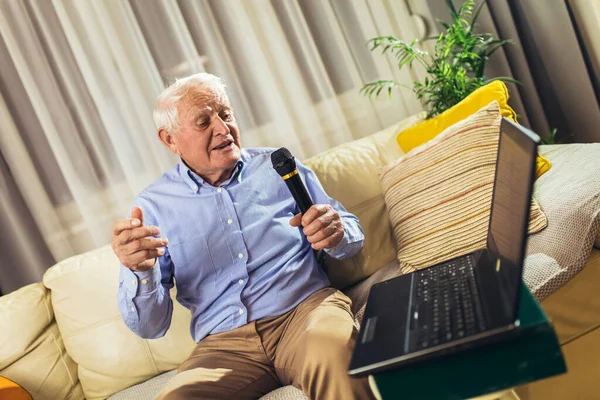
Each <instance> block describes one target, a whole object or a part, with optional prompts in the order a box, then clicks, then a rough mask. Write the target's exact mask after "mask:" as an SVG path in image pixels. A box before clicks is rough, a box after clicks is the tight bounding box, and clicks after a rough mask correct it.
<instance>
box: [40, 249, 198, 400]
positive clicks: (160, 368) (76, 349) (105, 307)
mask: <svg viewBox="0 0 600 400" xmlns="http://www.w3.org/2000/svg"><path fill="white" fill-rule="evenodd" d="M118 282H119V262H118V260H117V258H116V256H115V255H114V253H113V251H112V249H111V248H110V246H104V247H101V248H99V249H96V250H93V251H91V252H88V253H85V254H81V255H78V256H75V257H72V258H69V259H67V260H65V261H62V262H60V263H58V264H56V265H55V266H53V267H52V268H50V269H49V270H48V271H47V272H46V274H45V275H44V285H46V287H47V288H49V289H50V290H51V297H52V305H53V307H54V312H55V316H56V321H57V323H58V327H59V329H60V332H61V334H62V337H63V340H64V343H65V347H66V349H67V351H68V353H69V355H71V357H72V358H73V360H75V362H76V363H77V364H78V372H79V379H80V381H81V384H82V386H83V391H84V392H85V396H86V398H87V399H88V400H92V399H101V398H106V397H108V396H110V395H111V394H113V393H116V392H118V391H120V390H123V389H125V388H127V387H129V386H131V385H134V384H136V383H139V382H143V381H145V380H147V379H149V378H151V377H153V376H155V375H157V374H159V373H161V372H164V371H169V370H172V369H173V368H176V367H177V366H178V365H179V364H180V363H181V362H182V361H183V360H184V359H185V358H186V357H187V356H188V355H189V353H190V352H191V351H192V349H193V347H194V342H193V340H192V338H191V335H190V331H189V329H190V320H191V316H190V312H189V311H188V310H187V309H185V308H183V307H182V306H181V305H180V304H179V303H178V302H177V301H176V300H175V293H174V292H175V291H174V290H172V291H171V296H172V298H173V303H174V307H173V319H172V322H171V327H170V328H169V331H168V332H167V334H166V335H165V336H164V337H162V338H160V339H154V340H146V339H141V338H140V337H138V336H136V335H135V334H134V333H133V332H131V331H130V330H129V329H128V328H127V326H126V325H125V324H124V323H123V320H122V318H121V314H120V313H119V309H118V306H117V288H118Z"/></svg>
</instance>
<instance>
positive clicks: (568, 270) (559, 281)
mask: <svg viewBox="0 0 600 400" xmlns="http://www.w3.org/2000/svg"><path fill="white" fill-rule="evenodd" d="M540 152H541V153H542V154H543V155H544V156H545V157H547V158H548V159H549V160H550V161H551V162H552V165H553V166H552V169H550V171H548V172H547V173H546V174H544V176H542V177H540V178H539V179H538V180H537V181H536V182H535V185H534V191H533V197H534V198H535V199H536V201H537V202H538V203H539V204H540V206H541V207H542V209H543V210H544V213H545V214H546V217H547V218H548V227H547V228H546V229H544V230H543V231H542V232H539V233H537V234H535V235H532V236H531V237H530V238H529V241H528V243H527V258H526V261H525V274H524V280H525V283H527V285H528V286H529V288H530V289H531V291H532V292H533V293H534V294H535V295H536V297H537V298H538V300H542V299H544V298H545V297H546V296H548V295H549V294H550V293H552V292H553V291H555V290H556V289H558V288H559V287H560V286H562V285H563V284H564V283H566V282H567V281H568V280H569V279H571V278H572V277H573V276H574V275H575V274H577V273H578V272H579V271H581V269H582V268H583V265H584V264H585V262H586V259H587V258H588V256H589V254H590V252H591V251H592V246H593V244H594V240H595V239H596V236H597V233H598V229H599V228H600V180H599V179H598V176H600V163H599V162H598V160H599V159H600V144H598V143H589V144H568V145H549V146H540Z"/></svg>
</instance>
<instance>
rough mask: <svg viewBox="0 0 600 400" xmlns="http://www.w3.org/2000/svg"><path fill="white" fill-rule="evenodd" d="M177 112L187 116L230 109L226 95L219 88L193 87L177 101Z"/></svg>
mask: <svg viewBox="0 0 600 400" xmlns="http://www.w3.org/2000/svg"><path fill="white" fill-rule="evenodd" d="M178 108H179V111H180V112H181V113H182V114H184V115H186V116H188V115H190V114H191V113H193V114H194V115H195V114H199V113H210V112H212V111H217V112H218V111H219V110H221V109H223V108H231V106H230V105H229V98H228V97H227V94H226V93H225V92H224V91H223V90H221V89H220V88H216V87H211V86H205V87H195V88H192V89H190V90H188V91H187V92H186V93H184V94H183V95H182V96H181V98H180V99H179V101H178Z"/></svg>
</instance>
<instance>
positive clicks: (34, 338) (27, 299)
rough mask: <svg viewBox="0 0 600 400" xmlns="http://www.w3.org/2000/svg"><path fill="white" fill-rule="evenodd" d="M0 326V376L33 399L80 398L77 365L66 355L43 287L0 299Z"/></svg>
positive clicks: (17, 291)
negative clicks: (13, 383)
mask: <svg viewBox="0 0 600 400" xmlns="http://www.w3.org/2000/svg"><path fill="white" fill-rule="evenodd" d="M0 326H1V327H2V329H0V375H2V376H5V377H7V378H8V379H10V380H12V381H14V382H16V383H18V384H19V385H20V386H22V387H23V388H24V389H25V390H27V391H28V392H29V393H30V394H31V395H32V396H33V398H35V399H41V400H44V399H48V400H53V399H69V400H71V399H73V400H74V399H81V398H83V392H82V390H81V385H80V384H79V381H78V378H77V365H75V363H74V362H73V360H72V359H71V357H69V355H68V354H67V353H66V351H65V346H64V344H63V341H62V339H61V337H60V333H59V331H58V326H57V325H56V322H55V321H54V313H53V311H52V306H51V304H50V294H49V292H48V291H47V290H46V288H45V287H44V285H42V284H41V283H34V284H31V285H28V286H25V287H22V288H21V289H19V290H16V291H14V292H12V293H9V294H7V295H5V296H0Z"/></svg>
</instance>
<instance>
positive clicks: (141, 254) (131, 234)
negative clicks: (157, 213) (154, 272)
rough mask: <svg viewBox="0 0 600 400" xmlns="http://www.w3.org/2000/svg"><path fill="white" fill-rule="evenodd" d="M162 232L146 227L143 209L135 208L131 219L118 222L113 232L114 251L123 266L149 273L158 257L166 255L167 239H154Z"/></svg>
mask: <svg viewBox="0 0 600 400" xmlns="http://www.w3.org/2000/svg"><path fill="white" fill-rule="evenodd" d="M159 233H160V231H159V230H158V227H156V226H144V214H143V212H142V209H141V208H139V207H134V208H133V210H131V218H129V219H122V220H119V221H116V222H115V223H114V224H113V230H112V241H111V244H112V249H113V251H114V252H115V254H116V255H117V257H118V258H119V260H120V261H121V264H123V265H124V266H126V267H127V268H129V269H130V270H132V271H147V270H149V269H150V268H152V267H153V266H154V264H155V262H156V257H159V256H162V255H163V254H165V250H164V249H162V248H161V247H163V246H166V245H167V243H168V241H167V238H154V237H152V236H154V235H158V234H159Z"/></svg>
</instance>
